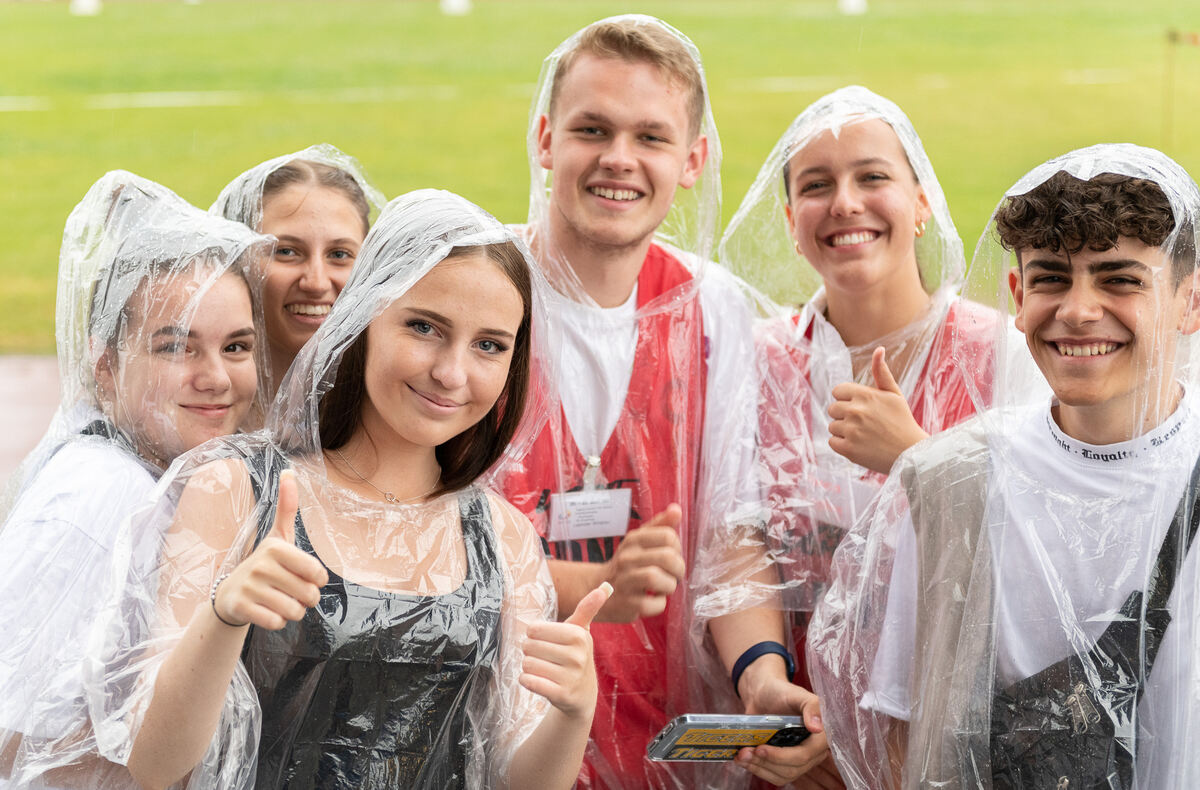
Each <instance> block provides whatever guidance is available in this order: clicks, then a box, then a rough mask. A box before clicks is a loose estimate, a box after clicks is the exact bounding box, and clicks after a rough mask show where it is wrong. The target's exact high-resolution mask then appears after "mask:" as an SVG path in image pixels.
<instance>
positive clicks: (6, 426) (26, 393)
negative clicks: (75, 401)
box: [0, 355, 58, 491]
mask: <svg viewBox="0 0 1200 790" xmlns="http://www.w3.org/2000/svg"><path fill="white" fill-rule="evenodd" d="M56 408H58V363H57V362H56V361H55V359H54V357H24V356H3V355H0V491H2V490H3V489H4V483H5V482H6V481H7V480H8V478H9V475H11V474H12V472H13V470H14V469H16V467H17V464H19V463H20V462H21V459H22V458H24V457H25V454H26V453H28V452H29V451H30V450H32V449H33V446H34V445H35V444H37V441H38V439H40V438H42V434H43V433H45V432H46V428H47V426H49V425H50V418H51V417H53V416H54V410H55V409H56Z"/></svg>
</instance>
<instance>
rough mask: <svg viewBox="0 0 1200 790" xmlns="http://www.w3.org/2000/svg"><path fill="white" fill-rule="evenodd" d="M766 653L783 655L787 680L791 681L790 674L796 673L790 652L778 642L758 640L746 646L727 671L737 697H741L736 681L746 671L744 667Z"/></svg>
mask: <svg viewBox="0 0 1200 790" xmlns="http://www.w3.org/2000/svg"><path fill="white" fill-rule="evenodd" d="M768 653H775V654H776V655H780V656H783V660H784V661H786V662H787V676H788V682H789V683H790V682H791V680H792V676H793V675H795V674H796V662H795V661H793V660H792V654H791V653H789V652H788V649H787V648H786V647H784V646H783V645H781V644H779V643H778V642H759V643H758V644H757V645H754V646H753V647H750V648H747V649H746V652H745V653H742V654H741V655H740V656H739V657H738V660H737V661H735V662H734V663H733V671H732V672H731V673H729V674H730V677H731V678H732V679H733V693H734V694H737V695H738V699H741V698H742V693H741V692H740V691H738V681H739V680H741V679H742V673H743V672H745V671H746V667H748V666H750V665H751V664H753V663H754V662H755V661H757V660H758V659H760V658H762V657H763V656H765V655H767V654H768Z"/></svg>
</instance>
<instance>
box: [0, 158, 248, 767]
mask: <svg viewBox="0 0 1200 790" xmlns="http://www.w3.org/2000/svg"><path fill="white" fill-rule="evenodd" d="M271 248H272V242H271V240H270V239H269V238H267V237H263V236H260V235H258V234H256V233H253V232H251V231H249V230H248V229H246V228H245V227H244V226H242V225H240V224H238V223H234V222H229V221H227V220H224V219H220V218H217V217H212V216H210V215H208V214H206V213H205V212H203V211H201V210H200V209H197V208H194V207H192V206H191V205H189V204H188V203H186V202H185V201H184V200H182V199H181V198H179V197H178V196H176V195H175V194H174V193H173V192H171V191H170V190H168V189H166V188H165V187H162V186H160V185H158V184H155V183H153V182H151V181H147V180H146V179H143V178H140V177H138V176H135V175H133V174H132V173H127V172H123V171H115V172H111V173H108V174H106V175H105V176H103V177H102V178H101V179H100V180H98V181H97V182H96V183H95V184H94V185H93V186H92V187H91V189H90V190H89V191H88V193H87V195H85V196H84V198H83V200H82V201H81V202H80V203H79V205H77V206H76V207H75V209H74V210H73V211H72V212H71V214H70V216H69V217H68V219H67V223H66V229H65V230H64V233H63V245H62V251H61V257H60V263H59V283H58V308H57V322H56V323H57V325H56V333H57V342H58V361H59V368H60V381H61V383H62V392H61V396H60V397H61V400H60V405H59V409H58V411H57V413H56V415H55V417H54V419H53V421H52V423H51V425H50V427H49V429H48V430H47V432H46V435H45V436H44V437H43V438H42V440H41V441H40V442H39V444H38V446H37V447H36V448H35V449H34V451H33V452H32V453H31V454H30V455H29V456H28V457H27V458H26V459H25V461H24V462H23V463H22V465H21V466H20V468H19V469H18V470H17V472H15V473H14V475H13V478H12V489H11V499H9V500H6V505H7V504H8V503H11V509H9V508H8V507H7V506H6V508H5V511H6V517H5V520H4V526H3V527H2V528H0V558H2V559H0V566H2V568H3V584H2V585H0V586H3V588H4V589H5V593H6V595H7V598H8V600H9V601H10V604H11V605H10V606H9V607H7V608H6V610H5V612H6V613H5V615H4V616H3V617H2V618H0V620H2V621H3V623H4V626H5V633H6V634H7V635H8V637H7V639H6V640H5V643H4V645H3V647H0V784H3V785H4V786H5V787H19V788H25V787H44V786H45V787H59V786H62V787H71V786H79V785H77V784H75V782H76V778H75V777H76V776H77V775H78V773H80V772H82V771H84V770H85V769H84V768H83V766H86V765H92V766H94V767H95V770H96V771H97V772H98V776H99V775H100V774H103V773H104V772H105V771H109V770H110V771H111V778H113V779H114V781H117V782H119V781H121V780H120V774H121V771H120V769H119V767H109V768H105V767H104V763H103V761H98V760H96V759H95V752H96V744H95V739H94V732H93V731H92V730H91V727H90V724H89V721H88V717H87V714H86V709H85V701H84V694H85V684H84V680H83V674H82V665H81V662H82V660H83V659H84V658H85V657H86V655H87V649H88V648H87V644H88V640H89V634H88V629H89V627H90V625H91V624H92V623H93V622H94V621H95V620H96V619H97V618H98V617H100V616H101V615H102V614H103V611H104V610H103V607H102V606H101V602H102V601H103V600H104V597H105V595H106V593H107V592H108V591H109V583H110V579H109V577H108V571H109V570H110V567H111V565H110V563H111V561H112V557H113V556H114V555H120V554H121V550H120V548H119V536H120V534H121V529H122V525H123V523H124V522H125V520H126V519H127V518H128V517H129V516H130V514H131V513H133V512H134V511H135V510H136V509H137V508H138V507H139V506H140V505H141V504H142V503H143V502H144V500H146V499H147V498H148V497H149V495H150V494H151V492H152V491H153V489H154V486H155V484H156V481H157V480H158V478H159V476H160V475H162V473H163V470H164V469H165V468H166V467H167V465H168V464H170V463H171V461H172V460H174V458H175V457H176V456H177V455H178V454H180V453H182V452H184V451H186V450H188V449H190V448H191V447H194V446H196V445H198V444H200V443H202V442H204V441H207V440H209V439H211V438H213V437H215V436H219V435H223V434H228V433H233V432H235V431H237V430H240V429H242V428H244V427H247V426H248V425H256V424H259V423H260V422H261V420H262V415H263V411H264V409H263V408H262V406H261V403H260V401H259V397H258V393H259V391H260V390H259V386H260V382H259V379H258V370H259V365H258V358H257V353H258V352H257V346H256V344H255V338H256V335H257V334H258V329H257V328H258V327H259V326H260V321H259V316H258V314H257V287H258V286H257V282H256V280H255V276H254V273H255V272H256V271H257V270H258V265H259V259H260V258H263V257H265V256H269V255H270V253H271ZM185 344H186V351H185ZM210 407H217V408H210Z"/></svg>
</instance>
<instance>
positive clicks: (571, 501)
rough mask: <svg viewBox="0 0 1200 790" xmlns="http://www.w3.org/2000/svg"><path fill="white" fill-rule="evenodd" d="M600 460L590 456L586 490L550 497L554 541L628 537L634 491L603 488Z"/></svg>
mask: <svg viewBox="0 0 1200 790" xmlns="http://www.w3.org/2000/svg"><path fill="white" fill-rule="evenodd" d="M599 478H600V458H599V457H598V456H595V455H590V456H588V459H587V466H586V467H585V468H584V470H583V490H582V491H567V492H564V493H561V494H551V495H550V540H552V541H557V540H586V539H588V538H610V537H614V536H618V535H624V534H625V532H626V530H628V529H629V511H630V508H631V507H632V506H633V490H632V489H629V488H600V487H599Z"/></svg>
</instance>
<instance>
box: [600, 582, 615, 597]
mask: <svg viewBox="0 0 1200 790" xmlns="http://www.w3.org/2000/svg"><path fill="white" fill-rule="evenodd" d="M600 589H601V590H604V597H605V598H607V597H608V596H610V595H612V592H613V586H612V585H611V584H609V583H608V582H601V583H600Z"/></svg>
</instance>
